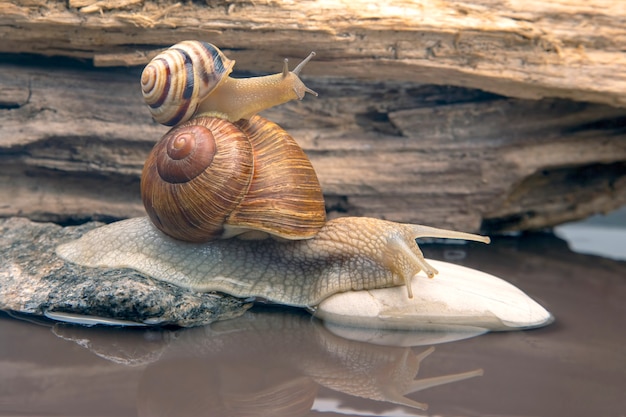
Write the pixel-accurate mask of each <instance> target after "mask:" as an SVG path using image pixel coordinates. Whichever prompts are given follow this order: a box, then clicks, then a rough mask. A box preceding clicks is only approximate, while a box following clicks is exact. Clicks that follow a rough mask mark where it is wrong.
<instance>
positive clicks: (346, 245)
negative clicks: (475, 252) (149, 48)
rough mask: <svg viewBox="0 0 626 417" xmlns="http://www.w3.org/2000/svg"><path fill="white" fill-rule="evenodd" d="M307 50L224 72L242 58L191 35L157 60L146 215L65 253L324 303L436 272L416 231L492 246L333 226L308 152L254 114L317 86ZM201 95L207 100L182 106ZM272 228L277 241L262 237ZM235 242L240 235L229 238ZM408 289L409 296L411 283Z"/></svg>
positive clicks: (363, 223) (364, 224)
mask: <svg viewBox="0 0 626 417" xmlns="http://www.w3.org/2000/svg"><path fill="white" fill-rule="evenodd" d="M312 56H313V54H311V55H309V57H308V58H306V59H305V60H304V61H303V62H302V63H301V64H300V65H298V67H296V69H295V70H294V71H293V72H291V73H290V72H289V71H288V70H287V64H286V63H285V69H284V71H283V73H282V74H275V75H270V76H267V77H258V78H251V79H247V80H234V79H231V78H228V77H227V75H228V74H229V73H230V71H231V69H232V66H233V65H234V62H233V61H230V60H228V59H227V58H226V57H224V56H223V54H222V53H221V52H220V51H219V50H218V49H217V48H215V47H214V46H213V45H210V44H206V43H202V42H195V41H186V42H182V43H180V44H177V45H175V46H173V47H172V48H170V49H169V50H167V51H165V52H164V53H163V54H161V55H159V56H157V57H156V58H155V59H154V60H153V61H152V62H151V63H150V64H148V66H147V67H146V68H145V69H144V72H143V74H142V77H141V84H142V89H143V92H144V97H145V99H146V103H147V104H148V105H149V107H150V108H151V110H152V111H153V114H154V117H155V119H157V120H158V121H160V122H162V123H164V124H168V125H177V126H175V127H174V128H172V129H171V130H170V132H168V133H166V135H165V136H164V137H163V138H162V139H161V140H160V141H159V142H158V143H157V145H156V146H155V147H154V149H153V152H152V153H151V154H150V156H149V157H148V159H147V161H146V164H145V167H144V171H143V173H142V199H143V201H144V205H145V207H146V211H147V212H148V214H149V217H150V220H151V221H150V220H148V219H147V218H137V219H130V220H125V221H121V222H118V223H114V224H111V225H108V226H104V227H101V228H97V229H95V230H92V231H91V232H89V233H87V234H86V235H84V236H83V237H82V238H80V239H79V240H77V241H74V242H70V243H68V244H64V245H61V246H60V247H59V248H58V249H57V253H58V254H59V255H60V256H61V257H63V258H65V259H67V260H69V261H72V262H75V263H78V264H82V265H85V266H91V267H99V266H104V267H116V268H117V267H130V268H134V269H136V270H139V271H141V272H144V273H146V274H148V275H150V276H152V277H154V278H156V279H160V280H163V281H167V282H170V283H172V284H176V285H179V286H182V287H186V288H189V289H191V290H194V291H222V292H226V293H228V294H231V295H234V296H237V297H251V296H256V297H263V298H265V299H267V300H270V301H274V302H277V303H282V304H287V305H294V306H315V305H317V304H318V303H319V302H320V301H322V300H323V299H325V298H326V297H328V296H330V295H332V294H335V293H338V292H343V291H349V290H362V289H374V288H384V287H389V286H398V285H403V284H407V283H408V282H410V280H411V278H412V277H413V276H415V275H416V274H418V273H419V272H420V271H424V272H426V274H427V275H428V276H429V277H433V276H434V275H435V274H436V273H437V271H436V269H435V268H433V267H432V266H430V265H429V264H428V263H427V262H426V260H425V259H424V257H423V255H422V252H421V251H420V249H419V247H418V246H417V244H416V243H415V238H417V237H442V238H454V239H468V240H475V241H480V242H485V243H487V242H489V238H486V237H482V236H477V235H472V234H468V233H462V232H454V231H448V230H443V229H436V228H431V227H427V226H420V225H410V224H400V223H394V222H389V221H384V220H378V219H372V218H357V217H346V218H338V219H334V220H331V221H328V222H325V212H324V201H323V197H322V194H321V188H320V185H319V183H318V180H317V176H316V174H315V172H314V171H313V168H312V166H311V164H310V162H309V160H308V158H307V157H306V155H304V153H303V151H302V150H301V149H300V147H299V146H298V145H297V144H296V142H295V141H294V140H293V139H292V138H291V136H289V135H288V134H287V133H286V132H285V131H284V130H282V129H281V128H280V127H279V126H277V125H276V124H274V123H272V122H270V121H268V120H266V119H263V118H262V117H260V116H254V115H255V114H256V112H258V111H260V110H262V109H265V108H268V107H271V106H274V105H277V104H280V103H284V102H286V101H289V100H292V99H294V98H302V96H303V95H304V93H305V92H309V93H313V91H311V90H310V89H308V88H307V87H305V86H304V84H303V83H302V81H300V80H299V78H298V77H297V75H298V73H299V72H300V70H301V69H302V66H303V65H304V64H305V63H306V62H307V61H308V60H309V59H310V58H311V57H312ZM196 65H198V67H196ZM207 67H215V68H216V71H215V73H214V74H216V75H208V74H209V73H208V72H205V71H204V69H206V68H207ZM177 68H180V69H177ZM161 74H165V75H166V77H165V79H162V78H160V76H161ZM212 74H213V73H212ZM170 76H171V78H170ZM180 76H182V79H178V77H180ZM192 76H193V79H194V81H193V82H192V81H191V78H190V77H192ZM196 79H199V80H201V82H200V83H198V82H197V80H196ZM220 79H221V81H220ZM214 85H217V89H214V90H212V91H213V92H211V88H212V87H213V86H214ZM313 94H315V93H313ZM177 97H182V98H183V99H184V100H182V101H181V100H179V99H178V98H177ZM196 98H197V99H198V101H199V104H198V103H195V104H193V103H192V102H187V101H185V100H187V99H196ZM170 100H172V101H171V103H170ZM193 115H197V116H195V117H193V118H192V119H191V120H189V121H188V122H183V121H184V120H185V119H188V118H189V117H191V116H193ZM242 119H243V120H242ZM181 122H182V124H181ZM222 164H223V165H222ZM214 168H215V170H214ZM209 171H215V172H216V174H217V175H216V176H212V177H211V176H209V175H210V172H209ZM222 186H223V190H221V189H220V187H222ZM207 213H208V214H207ZM157 229H158V230H157ZM162 232H163V233H162ZM268 235H271V236H274V237H277V238H278V239H267V240H258V239H259V238H264V237H267V236H268ZM234 236H239V237H244V238H245V239H225V238H230V237H234ZM214 239H219V240H214ZM407 291H408V293H409V297H412V294H411V287H410V286H409V285H407Z"/></svg>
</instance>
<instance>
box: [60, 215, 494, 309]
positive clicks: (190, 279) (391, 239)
mask: <svg viewBox="0 0 626 417" xmlns="http://www.w3.org/2000/svg"><path fill="white" fill-rule="evenodd" d="M417 237H441V238H455V239H468V240H476V241H480V242H485V243H486V242H488V241H489V238H486V237H482V236H477V235H472V234H468V233H462V232H454V231H448V230H444V229H436V228H432V227H427V226H420V225H412V224H404V223H395V222H390V221H385V220H378V219H373V218H367V217H341V218H337V219H333V220H330V221H328V222H326V223H325V224H324V226H323V227H322V228H321V229H320V231H319V232H318V233H317V234H316V235H315V236H314V237H313V238H311V239H307V240H294V241H279V240H274V239H268V240H241V239H225V240H214V241H210V242H206V243H188V242H183V241H180V240H177V239H173V238H170V237H168V236H166V235H164V234H163V233H161V232H160V231H159V230H158V229H157V228H155V227H154V225H153V224H152V222H151V221H150V220H149V219H148V218H147V217H139V218H134V219H129V220H123V221H120V222H116V223H112V224H110V225H106V226H103V227H99V228H96V229H94V230H92V231H90V232H88V233H86V234H85V235H84V236H83V237H81V238H80V239H78V240H75V241H72V242H69V243H66V244H63V245H61V246H59V247H58V248H57V254H59V256H61V257H62V258H64V259H66V260H68V261H71V262H74V263H77V264H80V265H84V266H88V267H108V268H133V269H135V270H137V271H140V272H142V273H145V274H146V275H148V276H151V277H153V278H155V279H159V280H162V281H166V282H169V283H171V284H174V285H178V286H181V287H184V288H188V289H190V290H192V291H198V292H208V291H220V292H224V293H228V294H231V295H233V296H236V297H242V298H247V297H261V298H264V299H266V300H269V301H272V302H276V303H281V304H286V305H292V306H300V307H310V306H315V305H317V304H319V303H320V302H321V301H322V300H324V299H325V298H327V297H329V296H330V295H333V294H336V293H340V292H344V291H353V290H354V291H357V290H363V289H375V288H386V287H391V286H399V285H405V284H407V283H409V282H410V280H411V279H412V278H413V277H414V276H415V275H416V274H418V273H419V272H420V271H424V272H425V273H426V275H427V276H429V277H433V276H434V275H435V274H436V273H437V270H436V269H435V268H433V267H432V266H431V265H429V264H428V262H426V260H425V259H424V257H423V255H422V252H421V251H420V249H419V247H418V246H417V244H416V243H415V238H417ZM406 288H407V291H408V292H409V297H412V293H411V290H410V288H411V287H410V286H407V287H406Z"/></svg>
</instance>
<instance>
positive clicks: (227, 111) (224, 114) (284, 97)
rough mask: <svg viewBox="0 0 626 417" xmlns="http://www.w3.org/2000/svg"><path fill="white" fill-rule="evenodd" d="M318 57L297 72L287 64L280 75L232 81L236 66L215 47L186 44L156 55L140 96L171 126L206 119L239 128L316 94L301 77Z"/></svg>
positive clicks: (143, 78)
mask: <svg viewBox="0 0 626 417" xmlns="http://www.w3.org/2000/svg"><path fill="white" fill-rule="evenodd" d="M314 56H315V53H314V52H311V54H310V55H309V56H308V57H307V58H305V59H304V60H303V61H302V62H301V63H300V64H299V65H298V66H297V67H296V68H295V69H294V70H293V71H289V68H288V64H287V60H286V59H285V62H284V66H283V71H282V72H281V73H278V74H273V75H266V76H263V77H252V78H240V79H237V78H231V77H229V74H230V73H231V71H232V69H233V66H234V65H235V61H233V60H230V59H228V58H226V57H225V56H224V54H223V53H222V51H220V50H219V49H218V48H217V47H216V46H214V45H212V44H210V43H206V42H200V41H183V42H180V43H177V44H176V45H174V46H172V47H171V48H169V49H167V50H165V51H164V52H162V53H160V54H159V55H157V56H156V57H155V58H154V59H152V61H150V63H148V65H147V66H146V67H145V68H144V70H143V72H142V74H141V91H142V93H143V97H144V100H145V102H146V104H148V108H149V109H150V112H151V113H152V116H153V117H154V119H155V120H156V121H157V122H159V123H161V124H164V125H166V126H175V125H177V124H179V123H183V122H185V121H187V120H189V119H190V118H191V117H192V116H193V115H194V114H200V113H204V114H207V115H211V116H217V117H220V118H223V119H227V120H229V121H231V122H235V121H237V120H239V119H248V118H250V117H252V116H253V115H255V114H257V113H258V112H260V111H261V110H265V109H268V108H270V107H274V106H277V105H279V104H282V103H286V102H288V101H291V100H295V99H299V100H301V99H302V98H303V97H304V94H305V93H310V94H314V95H317V93H316V92H315V91H313V90H311V89H310V88H308V87H307V86H305V85H304V83H303V82H302V81H301V80H300V78H299V77H298V75H299V74H300V71H301V70H302V68H303V67H304V66H305V65H306V63H307V62H309V60H310V59H311V58H313V57H314Z"/></svg>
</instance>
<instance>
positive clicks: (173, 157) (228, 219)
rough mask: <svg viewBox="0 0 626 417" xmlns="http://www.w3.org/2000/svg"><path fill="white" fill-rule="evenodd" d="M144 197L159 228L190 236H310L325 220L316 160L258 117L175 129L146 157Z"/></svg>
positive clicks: (208, 120)
mask: <svg viewBox="0 0 626 417" xmlns="http://www.w3.org/2000/svg"><path fill="white" fill-rule="evenodd" d="M141 196H142V200H143V202H144V206H145V208H146V211H147V213H148V215H149V217H150V218H151V220H152V222H153V223H154V224H155V226H156V227H157V228H159V229H160V230H161V231H162V232H164V233H165V234H167V235H169V236H171V237H173V238H175V239H178V240H183V241H189V242H203V241H208V240H212V239H219V238H227V237H232V236H236V235H239V234H242V233H248V232H250V231H255V232H262V233H261V235H267V234H270V235H273V236H278V237H281V238H285V239H305V238H310V237H313V236H314V235H315V234H316V233H317V232H318V231H319V229H320V228H321V227H322V226H323V225H324V223H325V221H326V213H325V208H324V199H323V196H322V191H321V187H320V185H319V181H318V179H317V175H316V174H315V171H314V170H313V167H312V165H311V163H310V161H309V160H308V158H307V157H306V155H305V154H304V152H303V151H302V149H301V148H300V147H299V146H298V144H297V143H296V142H295V140H294V139H293V138H292V137H291V136H290V135H289V134H288V133H287V132H285V131H284V130H283V129H281V128H280V127H279V126H278V125H276V124H275V123H272V122H270V121H268V120H266V119H263V118H262V117H260V116H254V117H253V118H251V119H250V120H241V121H239V122H236V123H231V122H228V121H226V120H223V119H220V118H215V117H205V116H200V117H195V118H193V119H192V120H190V121H188V122H186V123H183V124H181V125H179V126H177V127H174V128H172V129H171V130H170V131H169V132H168V133H167V134H166V135H165V136H164V137H163V138H162V139H161V140H160V141H159V142H158V143H157V144H156V145H155V147H154V148H153V150H152V152H151V153H150V155H149V156H148V159H147V160H146V163H145V165H144V169H143V173H142V178H141ZM248 235H249V236H250V235H251V234H250V233H248Z"/></svg>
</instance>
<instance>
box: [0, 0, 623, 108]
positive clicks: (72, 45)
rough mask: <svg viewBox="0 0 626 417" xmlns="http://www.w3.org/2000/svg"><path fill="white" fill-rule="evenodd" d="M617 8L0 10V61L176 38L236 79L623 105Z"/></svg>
mask: <svg viewBox="0 0 626 417" xmlns="http://www.w3.org/2000/svg"><path fill="white" fill-rule="evenodd" d="M624 22H626V3H624V2H622V1H609V0H555V1H550V2H545V1H541V0H529V1H523V2H522V1H505V2H502V1H495V0H470V1H452V0H435V1H433V0H411V1H409V0H394V1H386V2H372V1H342V0H318V1H311V0H307V1H297V2H293V1H286V0H277V1H269V0H254V1H247V0H230V1H227V0H207V1H206V2H175V1H171V0H159V1H154V0H143V1H140V0H71V1H69V2H66V1H61V0H53V1H46V0H27V1H19V2H17V1H15V2H14V1H0V38H1V39H2V40H3V41H2V43H0V52H10V53H33V54H39V55H54V56H70V57H76V58H82V59H87V60H92V61H93V63H94V64H95V65H96V66H129V65H130V66H133V65H142V64H144V63H146V62H147V60H148V59H149V58H150V57H151V56H153V55H154V54H155V52H156V50H158V49H160V48H163V47H165V46H169V45H171V44H173V43H175V42H177V41H180V40H183V39H202V40H207V41H210V42H213V43H215V44H217V45H219V46H220V47H223V48H224V50H225V51H226V52H227V54H228V56H230V57H232V58H234V59H236V60H237V68H238V69H239V70H240V71H261V72H270V71H276V70H278V69H279V68H280V64H281V62H282V58H283V57H289V58H302V57H304V56H306V54H307V53H308V52H309V51H310V50H315V51H317V53H318V58H317V59H316V60H315V62H313V63H311V65H310V66H309V67H308V68H307V74H309V75H314V76H333V77H348V78H350V79H357V80H376V81H389V80H400V81H410V82H414V83H422V84H439V85H454V86H462V87H469V88H478V89H482V90H485V91H489V92H494V93H497V94H501V95H505V96H508V97H517V98H535V99H537V98H543V97H560V98H568V99H573V100H576V101H588V102H597V103H605V104H610V105H613V106H620V107H624V106H626V71H624V68H625V66H626V24H624Z"/></svg>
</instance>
